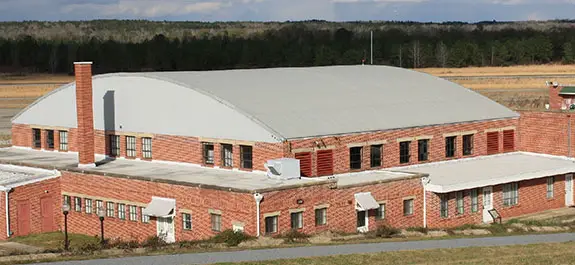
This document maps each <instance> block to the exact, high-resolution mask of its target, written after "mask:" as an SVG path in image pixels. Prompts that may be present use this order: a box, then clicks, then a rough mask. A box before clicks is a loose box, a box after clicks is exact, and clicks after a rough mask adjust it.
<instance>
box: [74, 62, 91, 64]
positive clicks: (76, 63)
mask: <svg viewBox="0 0 575 265" xmlns="http://www.w3.org/2000/svg"><path fill="white" fill-rule="evenodd" d="M74 64H92V62H74Z"/></svg>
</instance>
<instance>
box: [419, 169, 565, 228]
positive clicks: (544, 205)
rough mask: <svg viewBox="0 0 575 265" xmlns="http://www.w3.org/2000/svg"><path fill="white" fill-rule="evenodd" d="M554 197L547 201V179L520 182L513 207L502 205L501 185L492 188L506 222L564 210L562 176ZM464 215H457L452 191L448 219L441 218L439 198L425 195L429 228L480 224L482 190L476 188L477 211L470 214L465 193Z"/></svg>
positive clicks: (556, 185) (496, 207)
mask: <svg viewBox="0 0 575 265" xmlns="http://www.w3.org/2000/svg"><path fill="white" fill-rule="evenodd" d="M553 190H554V196H553V198H551V199H547V178H539V179H533V180H526V181H521V182H519V203H518V204H517V205H515V206H503V185H496V186H493V207H494V208H495V209H497V211H499V213H500V214H501V216H502V218H503V220H509V219H512V218H513V217H517V216H520V215H524V214H530V213H536V212H541V211H545V210H549V209H556V208H561V207H565V176H564V175H558V176H555V183H554V185H553ZM464 194H465V197H464V213H463V214H461V215H458V214H457V208H456V207H457V206H456V205H457V204H456V198H455V196H456V195H455V192H451V193H449V208H448V210H449V216H448V218H442V217H441V216H440V196H439V194H435V193H432V192H428V193H427V205H428V206H427V207H428V208H427V211H428V212H427V222H428V226H429V227H456V226H461V225H464V224H473V223H476V224H477V223H482V222H483V191H482V189H481V188H479V189H478V211H477V212H475V213H472V212H471V196H470V190H465V191H464Z"/></svg>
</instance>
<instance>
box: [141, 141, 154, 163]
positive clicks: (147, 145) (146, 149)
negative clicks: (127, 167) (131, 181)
mask: <svg viewBox="0 0 575 265" xmlns="http://www.w3.org/2000/svg"><path fill="white" fill-rule="evenodd" d="M142 157H143V158H146V159H151V158H152V138H150V137H143V138H142Z"/></svg>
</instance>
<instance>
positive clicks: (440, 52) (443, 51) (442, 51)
mask: <svg viewBox="0 0 575 265" xmlns="http://www.w3.org/2000/svg"><path fill="white" fill-rule="evenodd" d="M435 56H436V57H437V62H439V65H441V67H443V68H445V67H446V66H447V58H448V57H449V52H448V50H447V46H446V45H445V43H443V41H440V42H439V43H438V44H437V51H436V53H435Z"/></svg>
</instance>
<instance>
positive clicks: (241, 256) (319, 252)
mask: <svg viewBox="0 0 575 265" xmlns="http://www.w3.org/2000/svg"><path fill="white" fill-rule="evenodd" d="M568 241H575V233H563V234H545V235H525V236H507V237H485V238H466V239H449V240H426V241H409V242H386V243H372V244H353V245H335V246H314V247H298V248H278V249H261V250H245V251H236V252H219V253H196V254H179V255H166V256H141V257H128V258H118V259H100V260H86V261H73V262H57V263H42V264H46V265H72V264H81V265H105V264H125V265H131V264H134V265H183V264H212V263H219V262H243V261H266V260H274V259H293V258H303V257H321V256H331V255H344V254H356V253H377V252H387V251H398V250H421V249H435V248H461V247H485V246H504V245H524V244H533V243H559V242H568Z"/></svg>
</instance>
